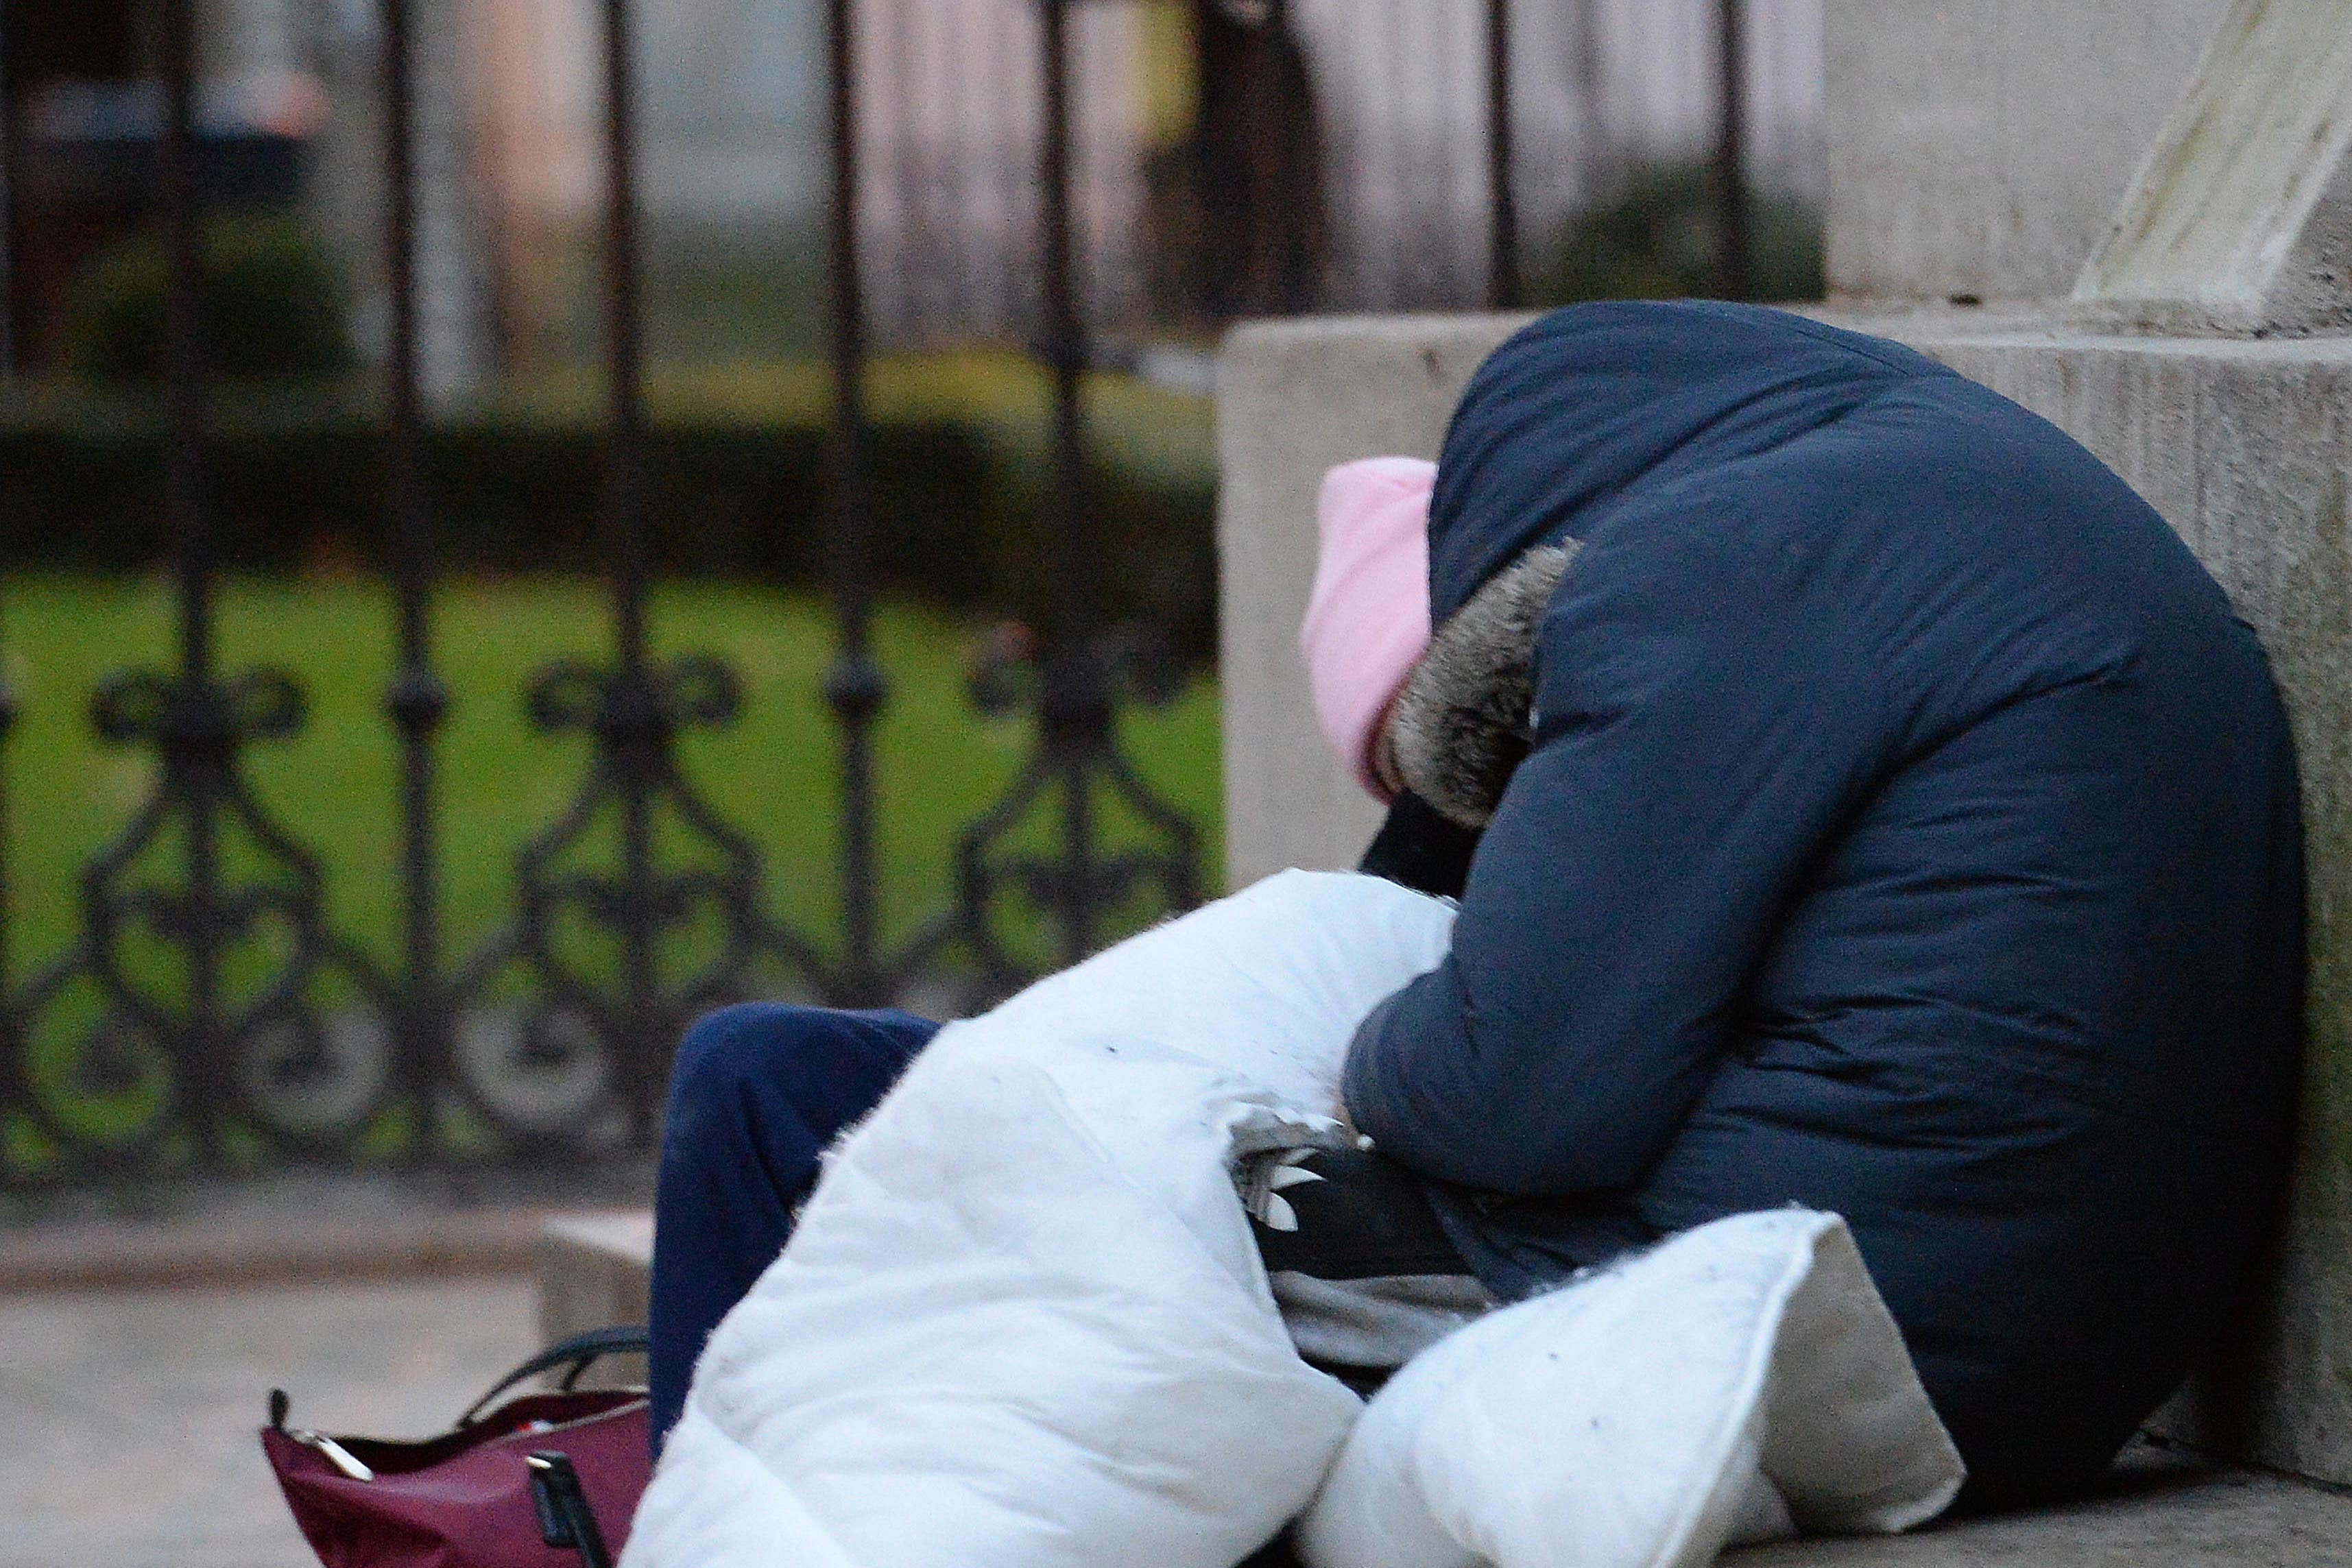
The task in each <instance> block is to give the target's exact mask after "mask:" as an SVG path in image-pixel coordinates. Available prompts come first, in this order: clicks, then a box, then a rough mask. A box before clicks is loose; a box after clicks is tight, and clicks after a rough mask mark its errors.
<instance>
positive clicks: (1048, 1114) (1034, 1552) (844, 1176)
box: [624, 872, 1961, 1568]
mask: <svg viewBox="0 0 2352 1568" xmlns="http://www.w3.org/2000/svg"><path fill="white" fill-rule="evenodd" d="M1452 920H1453V912H1452V909H1451V907H1450V906H1449V905H1447V904H1444V903H1442V902H1439V901H1437V900H1433V899H1429V898H1425V897H1423V896H1421V895H1419V894H1413V893H1411V892H1408V891H1406V890H1404V889H1402V888H1400V887H1397V886H1395V885H1394V884H1392V883H1386V882H1382V881H1380V880H1378V879H1374V878H1368V877H1359V876H1352V875H1345V874H1329V873H1303V872H1291V873H1284V874H1282V875H1279V876H1276V877H1273V878H1270V879H1268V880H1267V881H1265V882H1263V883H1259V884H1257V885H1256V886H1255V887H1253V888H1251V889H1249V890H1247V891H1246V892H1244V893H1242V894H1236V895H1234V896H1233V897H1231V898H1228V899H1225V900H1223V901H1222V902H1220V903H1218V904H1212V905H1210V906H1209V907H1207V908H1205V909H1202V910H1200V911H1198V912H1196V913H1194V914H1192V915H1188V916H1186V917H1184V918H1182V919H1181V920H1177V921H1173V922H1171V923H1170V924H1168V925H1162V926H1160V927H1159V928H1157V929H1156V930H1153V931H1150V932H1148V933H1146V934H1144V935H1143V936H1138V937H1136V938H1134V939H1132V940H1130V941H1129V942H1127V943H1124V944H1121V945H1120V946H1118V947H1115V948H1113V949H1111V950H1110V951H1109V952H1108V953H1105V954H1102V955H1100V956H1097V957H1096V958H1094V959H1091V960H1089V961H1088V962H1087V963H1085V964H1082V965H1080V966H1078V967H1076V968H1074V969H1071V970H1068V971H1066V972H1065V973H1063V974H1061V975H1058V976H1055V977H1052V978H1050V979H1047V980H1045V981H1042V982H1040V983H1039V984H1038V985H1036V986H1034V987H1032V988H1030V989H1028V990H1027V991H1024V992H1023V993H1022V994H1021V995H1019V996H1017V997H1015V998H1013V999H1012V1000H1011V1001H1008V1002H1006V1003H1005V1004H1004V1005H1003V1006H1002V1007H1000V1008H998V1009H995V1010H994V1011H993V1012H992V1013H989V1014H987V1015H986V1016H984V1017H982V1018H980V1019H971V1020H968V1021H965V1022H961V1023H957V1024H953V1025H950V1027H949V1028H948V1029H946V1030H943V1031H941V1033H940V1036H939V1038H938V1039H937V1040H936V1041H935V1042H934V1043H933V1044H932V1045H931V1046H930V1047H929V1050H927V1051H925V1052H924V1054H923V1055H922V1056H921V1058H919V1060H918V1061H917V1062H916V1064H915V1066H914V1067H913V1068H912V1069H911V1070H910V1071H909V1072H908V1075H907V1077H906V1078H905V1079H904V1080H903V1081H902V1082H900V1084H899V1085H898V1088H897V1089H895V1090H894V1091H893V1092H891V1094H890V1096H889V1097H888V1098H887V1100H886V1101H885V1102H884V1103H883V1104H882V1105H881V1107H880V1108H879V1109H878V1110H877V1111H876V1113H874V1114H873V1115H872V1116H871V1117H870V1118H868V1119H867V1121H866V1123H865V1124H862V1125H861V1126H860V1127H858V1128H857V1129H856V1130H855V1131H853V1132H852V1133H851V1134H849V1135H848V1136H847V1137H846V1138H845V1139H844V1140H843V1142H842V1143H841V1145H839V1146H838V1147H837V1148H836V1149H835V1151H834V1152H833V1154H832V1155H830V1156H829V1158H828V1162H827V1167H826V1171H825V1174H824V1177H823V1179H822V1180H821V1181H820V1183H819V1185H818V1187H817V1190H816V1192H815V1195H814V1197H812V1198H811V1200H810V1202H809V1205H808V1207H807V1209H806V1211H805V1212H804V1213H803V1216H802V1218H801V1220H800V1224H799V1227H798V1228H797V1229H796V1231H795V1232H794V1235H793V1240H792V1242H791V1244H790V1245H789V1246H788V1247H787V1248H786V1249H784V1252H783V1254H782V1257H780V1258H779V1259H778V1260H776V1262H775V1264H774V1265H773V1266H772V1267H771V1268H770V1269H769V1270H768V1271H767V1272H766V1274H764V1275H763V1276H762V1277H761V1280H760V1281H759V1283H758V1285H757V1286H755V1287H754V1289H753V1290H752V1291H751V1295H750V1296H749V1297H747V1298H746V1299H745V1300H744V1301H742V1302H741V1303H740V1305H739V1306H738V1307H737V1308H736V1309H735V1310H734V1311H733V1312H731V1313H730V1314H729V1315H728V1317H727V1319H726V1321H725V1322H723V1323H722V1324H721V1325H720V1326H719V1331H718V1333H716V1334H715V1335H714V1336H713V1337H712V1340H711V1343H710V1345H709V1349H708V1351H707V1352H706V1353H705V1354H704V1356H703V1358H702V1361H701V1364H700V1365H699V1367H698V1370H697V1373H696V1377H695V1383H694V1387H693V1391H692V1393H691V1395H690V1396H689V1398H688V1405H687V1412H686V1416H685V1418H684V1419H683V1421H682V1422H681V1423H680V1425H679V1426H678V1427H677V1429H676V1431H675V1432H673V1434H672V1435H671V1437H670V1439H669V1443H668V1446H667V1449H666V1451H665V1452H664V1455H663V1458H662V1461H661V1464H660V1466H659V1468H658V1469H657V1470H656V1474H655V1477H654V1479H653V1483H652V1485H651V1486H650V1487H649V1488H648V1490H646V1496H645V1500H644V1503H643V1505H642V1506H641V1507H640V1509H639V1511H638V1513H637V1517H636V1521H635V1526H634V1529H633V1531H632V1533H631V1536H630V1540H629V1544H628V1548H627V1551H626V1552H625V1557H624V1568H768V1565H778V1568H782V1565H791V1568H1110V1565H1112V1564H1121V1565H1124V1564H1133V1563H1150V1564H1153V1565H1155V1568H1231V1565H1232V1564H1233V1563H1235V1562H1237V1561H1238V1560H1239V1559H1240V1558H1242V1557H1244V1556H1245V1555H1247V1554H1248V1553H1249V1552H1251V1551H1253V1550H1255V1548H1256V1547H1257V1546H1259V1545H1260V1544H1262V1543H1264V1542H1265V1541H1266V1540H1268V1539H1269V1538H1271V1537H1272V1536H1273V1535H1274V1534H1275V1533H1276V1531H1278V1530H1279V1529H1281V1527H1282V1526H1283V1525H1284V1523H1285V1522H1286V1521H1290V1520H1293V1519H1294V1518H1297V1519H1298V1520H1299V1524H1298V1528H1297V1534H1296V1538H1295V1539H1296V1541H1297V1545H1298V1548H1299V1550H1300V1552H1301V1553H1302V1555H1304V1556H1305V1557H1306V1558H1307V1561H1308V1562H1309V1563H1311V1564H1314V1565H1315V1568H1342V1565H1345V1568H1454V1565H1463V1568H1467V1565H1470V1564H1475V1563H1482V1562H1490V1563H1496V1564H1499V1565H1501V1568H1570V1565H1575V1568H1651V1565H1659V1568H1664V1565H1668V1564H1685V1563H1704V1562H1706V1561H1707V1560H1708V1559H1709V1558H1711V1557H1712V1556H1713V1555H1714V1553H1715V1552H1716V1551H1717V1549H1718V1548H1719V1547H1721V1546H1722V1545H1723V1544H1725V1543H1726V1542H1729V1541H1733V1540H1759V1539H1766V1538H1769V1537H1771V1536H1773V1535H1776V1534H1785V1533H1787V1532H1788V1531H1790V1529H1791V1528H1804V1529H1807V1530H1813V1531H1894V1530H1900V1529H1904V1528H1907V1527H1908V1526H1909V1525H1911V1524H1914V1523H1916V1522H1918V1521H1922V1520H1924V1519H1927V1518H1929V1517H1932V1516H1933V1515H1934V1514H1935V1513H1937V1511H1940V1510H1941V1509H1942V1508H1943V1507H1944V1506H1945V1505H1946V1504H1947V1503H1948V1501H1949V1500H1950V1498H1951V1496H1952V1494H1953V1493H1954V1492H1955V1491H1956V1490H1958V1485H1959V1481H1960V1477H1961V1469H1960V1464H1959V1459H1958V1455H1957V1454H1956V1453H1955V1452H1954V1450H1953V1449H1952V1447H1951V1444H1950V1442H1949V1439H1948V1437H1946V1435H1945V1433H1944V1431H1943V1428H1942V1427H1941V1426H1940V1425H1939V1424H1938V1423H1937V1419H1936V1416H1935V1415H1934V1412H1933V1410H1932V1409H1931V1408H1930V1407H1929V1406H1928V1404H1927V1398H1926V1396H1925V1394H1924V1393H1923V1392H1922V1391H1921V1390H1920V1388H1919V1385H1918V1380H1917V1378H1916V1375H1914V1374H1913V1372H1912V1370H1911V1366H1910V1363H1909V1361H1908V1359H1907V1358H1906V1356H1905V1354H1904V1352H1903V1348H1902V1343H1901V1340H1900V1338H1899V1336H1898V1335H1897V1334H1896V1333H1895V1326H1894V1324H1893V1322H1891V1320H1889V1319H1888V1317H1887V1315H1886V1312H1885V1307H1884V1306H1883V1305H1882V1304H1881V1303H1880V1301H1878V1298H1877V1295H1876V1293H1875V1292H1874V1291H1873V1290H1872V1289H1871V1288H1870V1284H1869V1280H1868V1276H1867V1274H1866V1273H1865V1272H1864V1270H1863V1267H1862V1263H1861V1260H1860V1258H1859V1257H1858V1256H1857V1255H1856V1254H1855V1252H1854V1250H1853V1243H1852V1241H1851V1239H1849V1238H1848V1237H1847V1236H1846V1233H1845V1229H1844V1226H1843V1223H1842V1222H1841V1221H1839V1220H1838V1219H1837V1218H1835V1217H1833V1216H1828V1215H1819V1214H1811V1213H1806V1212H1803V1211H1801V1210H1795V1209H1790V1210H1784V1211H1780V1212H1776V1213H1771V1214H1764V1215H1749V1216H1739V1217H1736V1218H1731V1219H1727V1220H1722V1221H1718V1222H1717V1223H1716V1224H1714V1225H1710V1226H1707V1227H1705V1228H1701V1229H1699V1230H1696V1231H1692V1232H1690V1233H1688V1234H1686V1235H1685V1236H1682V1237H1679V1238H1676V1239H1674V1240H1673V1241H1671V1242H1669V1243H1667V1244H1665V1245H1664V1246H1662V1247H1660V1248H1658V1249H1654V1250H1653V1251H1651V1252H1649V1253H1647V1254H1644V1255H1643V1256H1642V1257H1640V1258H1637V1259H1634V1260H1629V1261H1628V1262H1626V1263H1623V1264H1622V1265H1619V1266H1617V1267H1614V1268H1612V1269H1611V1270H1606V1271H1603V1272H1601V1273H1599V1274H1596V1275H1594V1276H1591V1277H1589V1278H1587V1279H1584V1280H1580V1281H1577V1282H1575V1283H1573V1284H1571V1285H1570V1286H1568V1287H1566V1288H1564V1289H1562V1290H1560V1291H1555V1292H1553V1293H1551V1294H1549V1295H1547V1296H1543V1297H1539V1298H1538V1299H1536V1300H1534V1301H1527V1302H1523V1303H1520V1304H1519V1305H1517V1306H1514V1307H1511V1308H1508V1309H1506V1310H1504V1311H1501V1312H1494V1313H1492V1314H1490V1315H1488V1316H1486V1317H1485V1318H1483V1319H1481V1320H1479V1321H1478V1322H1475V1323H1474V1324H1473V1325H1472V1326H1470V1327H1468V1328H1465V1329H1464V1330H1462V1331H1461V1332H1459V1333H1455V1334H1454V1335H1453V1336H1452V1337H1450V1338H1448V1339H1446V1340H1444V1341H1443V1342H1442V1343H1439V1344H1438V1345H1437V1346H1436V1347H1435V1348H1433V1349H1432V1350H1430V1351H1428V1352H1426V1353H1424V1354H1423V1355H1422V1356H1421V1357H1419V1358H1418V1359H1416V1360H1415V1361H1414V1362H1413V1363H1412V1364H1411V1365H1409V1366H1408V1367H1407V1368H1406V1369H1405V1370H1404V1371H1403V1372H1402V1373H1401V1374H1400V1375H1398V1376H1397V1377H1396V1378H1395V1379H1394V1380H1393V1381H1391V1383H1390V1385H1388V1386H1387V1387H1386V1388H1385V1389H1384V1390H1383V1391H1382V1392H1381V1394H1380V1396H1378V1397H1377V1398H1375V1399H1374V1400H1373V1401H1372V1402H1371V1404H1370V1406H1369V1408H1367V1407H1366V1406H1364V1405H1363V1404H1362V1402H1361V1401H1360V1400H1359V1399H1358V1398H1357V1397H1356V1396H1354V1395H1352V1394H1350V1393H1349V1391H1348V1390H1347V1389H1346V1388H1344V1387H1343V1386H1341V1385H1339V1383H1338V1382H1336V1381H1334V1380H1333V1379H1331V1378H1329V1377H1327V1376H1325V1375H1322V1374H1321V1373H1318V1372H1316V1371H1315V1370H1313V1369H1312V1368H1310V1367H1308V1366H1307V1364H1305V1363H1304V1362H1302V1361H1301V1360H1299V1358H1298V1357H1297V1354H1295V1353H1294V1351H1293V1350H1292V1347H1291V1344H1290V1342H1289V1340H1288V1338H1287V1337H1286V1334H1285V1333H1284V1329H1283V1324H1282V1321H1281V1318H1280V1316H1279V1314H1278V1313H1277V1312H1276V1305H1275V1302H1274V1300H1273V1297H1272V1295H1271V1294H1270V1292H1269V1291H1268V1287H1267V1283H1266V1280H1265V1271H1264V1270H1263V1269H1262V1267H1261V1266H1260V1265H1259V1263H1258V1260H1257V1255H1256V1250H1255V1246H1254V1244H1253V1243H1252V1241H1251V1239H1250V1235H1249V1228H1248V1224H1247V1222H1246V1220H1245V1219H1244V1215H1243V1212H1242V1208H1241V1206H1240V1204H1239V1202H1238V1201H1237V1199H1236V1197H1235V1195H1234V1187H1233V1182H1232V1175H1231V1172H1232V1168H1233V1164H1234V1161H1235V1160H1236V1159H1237V1158H1238V1157H1240V1156H1241V1155H1245V1154H1247V1153H1250V1152H1253V1151H1255V1150H1259V1149H1263V1148H1265V1147H1268V1146H1276V1145H1282V1144H1285V1143H1288V1142H1296V1141H1298V1140H1299V1138H1300V1135H1301V1134H1302V1132H1306V1131H1309V1130H1319V1131H1326V1132H1328V1126H1329V1124H1328V1120H1326V1118H1325V1117H1324V1115H1323V1113H1324V1112H1325V1111H1326V1110H1327V1109H1328V1107H1329V1106H1330V1105H1331V1104H1332V1101H1333V1092H1334V1085H1335V1084H1336V1082H1337V1081H1338V1076H1339V1062H1340V1059H1341V1057H1342V1055H1343V1054H1344V1052H1345V1051H1346V1048H1347V1044H1348V1040H1349V1037H1350V1036H1351V1035H1352V1033H1353V1031H1354V1030H1355V1027H1356V1025H1357V1024H1358V1023H1359V1022H1360V1020H1361V1019H1362V1018H1363V1017H1364V1015H1365V1014H1366V1013H1368V1012H1369V1011H1370V1009H1371V1008H1372V1007H1373V1006H1374V1005H1375V1004H1376V1003H1378V1002H1379V1001H1380V1000H1381V998H1383V997H1385V996H1386V995H1388V994H1389V993H1390V992H1391V991H1392V990H1393V989H1395V988H1396V987H1398V986H1399V985H1401V984H1402V983H1403V982H1404V981H1405V980H1407V979H1409V978H1410V977H1412V976H1414V975H1416V974H1419V973H1422V972H1423V971H1425V970H1427V969H1429V968H1432V967H1434V966H1435V965H1436V963H1437V961H1438V960H1439V958H1440V957H1441V956H1443V955H1444V950H1445V946H1446V942H1447V938H1448V934H1449V932H1450V929H1451V925H1452ZM1301 1516H1303V1517H1301Z"/></svg>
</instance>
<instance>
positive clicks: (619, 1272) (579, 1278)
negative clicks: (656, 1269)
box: [536, 1210, 654, 1387]
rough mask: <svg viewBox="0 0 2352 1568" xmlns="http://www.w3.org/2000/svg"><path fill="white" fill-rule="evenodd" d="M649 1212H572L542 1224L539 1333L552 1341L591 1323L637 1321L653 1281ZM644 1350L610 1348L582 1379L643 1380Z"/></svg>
mask: <svg viewBox="0 0 2352 1568" xmlns="http://www.w3.org/2000/svg"><path fill="white" fill-rule="evenodd" d="M653 1260H654V1217H653V1216H652V1215H651V1214H650V1213H647V1212H645V1211H643V1210H630V1211H624V1212H619V1213H614V1214H588V1215H571V1216H567V1217H565V1218H562V1219H551V1220H549V1221H548V1222H547V1225H546V1227H545V1228H543V1229H541V1232H540V1236H539V1253H538V1257H537V1260H536V1262H537V1272H538V1275H539V1333H540V1337H541V1340H542V1341H543V1342H544V1343H549V1344H552V1343H555V1342H556V1341H557V1340H560V1339H564V1338H567V1337H569V1336H570V1335H572V1334H576V1333H583V1332H585V1331H586V1330H589V1329H601V1328H611V1327H614V1325H616V1324H620V1323H641V1322H645V1321H646V1315H647V1314H646V1303H647V1298H648V1292H649V1291H650V1288H651V1285H652V1282H653ZM645 1380H646V1364H645V1358H644V1357H643V1356H635V1355H619V1356H610V1357H607V1358H606V1359H605V1360H604V1361H601V1362H599V1363H597V1364H596V1365H595V1366H594V1367H593V1369H592V1370H591V1371H590V1373H589V1375H587V1376H586V1377H584V1378H583V1379H582V1380H581V1382H582V1384H583V1386H595V1387H613V1386H618V1385H640V1384H643V1383H644V1382H645Z"/></svg>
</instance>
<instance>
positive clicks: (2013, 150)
mask: <svg viewBox="0 0 2352 1568" xmlns="http://www.w3.org/2000/svg"><path fill="white" fill-rule="evenodd" d="M2229 9H2230V0H1828V3H1827V5H1825V6H1824V8H1823V15H1822V31H1823V46H1824V47H1823V56H1824V64H1825V67H1826V75H1827V81H1828V89H1829V90H1828V97H1827V99H1826V102H1825V105H1824V108H1825V111H1826V112H1825V118H1824V121H1823V126H1822V130H1823V134H1824V140H1825V142H1826V144H1827V152H1828V160H1829V209H1828V219H1829V235H1828V241H1829V247H1828V269H1829V279H1830V287H1831V288H1832V290H1833V291H1835V292H1838V293H1841V294H1850V295H1859V296H1867V297H1875V298H1897V299H1938V300H1940V299H1943V298H1947V297H1948V296H1950V295H1955V294H1972V295H1977V296H1979V297H1981V298H1986V299H2040V298H2050V297H2053V296H2056V295H2063V294H2064V293H2065V292H2067V290H2068V289H2070V288H2072V287H2074V274H2075V271H2076V269H2077V268H2079V267H2081V266H2082V265H2083V258H2084V256H2088V255H2089V254H2090V252H2091V247H2092V246H2093V245H2094V244H2095V242H2096V241H2097V240H2098V238H2099V236H2100V235H2102V234H2103V233H2105V230H2106V228H2107V225H2108V223H2109V220H2110V219H2111V218H2112V216H2113V215H2114V213H2115V209H2116V202H2117V201H2118V200H2120V199H2121V198H2122V196H2123V193H2124V190H2125V187H2126V185H2127V184H2128V183H2130V181H2131V177H2132V172H2133V171H2134V170H2136V169H2137V168H2138V167H2139V164H2140V160H2141V159H2142V157H2143V156H2144V155H2145V154H2146V152H2147V147H2148V143H2149V141H2151V140H2152V139H2153V138H2154V137H2155V135H2156V133H2157V130H2158V127H2159V126H2161V125H2163V124H2164V122H2165V117H2166V116H2167V115H2168V114H2169V113H2170V112H2171V111H2172V108H2173V106H2174V105H2175V104H2176V103H2178V102H2179V99H2180V93H2181V89H2182V88H2183V87H2185V86H2186V85H2187V84H2188V81H2189V77H2190V74H2191V72H2193V71H2194V70H2195V68H2196V66H2197V62H2198V58H2199V57H2200V54H2201V53H2202V52H2203V50H2204V47H2205V44H2206V40H2207V39H2208V38H2209V37H2210V36H2211V35H2212V32H2213V30H2214V27H2215V25H2216V24H2218V23H2219V22H2220V21H2221V18H2222V16H2224V15H2225V14H2226V13H2227V12H2228V11H2229Z"/></svg>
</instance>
